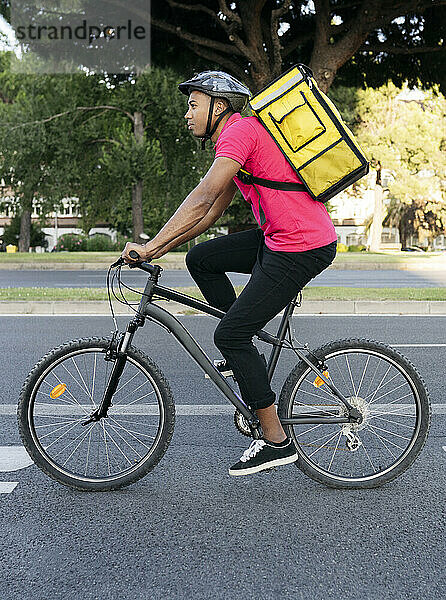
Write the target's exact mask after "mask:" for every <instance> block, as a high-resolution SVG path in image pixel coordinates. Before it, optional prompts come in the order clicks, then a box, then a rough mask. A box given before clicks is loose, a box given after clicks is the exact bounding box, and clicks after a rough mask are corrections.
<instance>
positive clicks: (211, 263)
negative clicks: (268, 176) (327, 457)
mask: <svg viewBox="0 0 446 600" xmlns="http://www.w3.org/2000/svg"><path fill="white" fill-rule="evenodd" d="M335 255H336V242H333V243H332V244H329V245H327V246H323V247H321V248H317V249H315V250H308V251H306V252H277V251H273V250H270V249H269V248H268V247H267V246H266V244H265V241H264V236H263V231H262V230H261V229H249V230H248V231H242V232H240V233H232V234H230V235H225V236H222V237H218V238H216V239H214V240H209V241H207V242H203V243H201V244H198V245H197V246H194V247H193V248H192V249H191V250H190V251H189V252H188V254H187V256H186V264H187V268H188V269H189V272H190V274H191V275H192V277H193V279H194V280H195V282H196V283H197V285H198V287H199V288H200V290H201V292H202V294H203V296H204V297H205V298H206V300H207V301H208V302H209V304H211V305H212V306H215V307H216V308H219V309H220V310H223V311H225V312H226V315H225V316H224V317H223V319H222V320H221V321H220V323H219V325H218V327H217V328H216V330H215V334H214V342H215V345H216V346H217V348H218V349H219V350H220V352H221V354H222V355H223V356H224V358H225V359H226V361H227V363H228V365H229V366H230V367H231V368H232V371H233V373H234V376H235V378H236V380H237V383H238V385H239V388H240V393H241V396H242V398H243V401H244V402H245V403H246V404H248V405H249V406H250V407H251V408H253V409H257V408H266V407H268V406H270V405H271V404H274V401H275V394H274V392H273V391H272V389H271V386H270V384H269V382H268V374H267V371H266V368H265V363H264V361H263V360H262V358H261V356H260V355H259V352H258V350H257V348H256V347H255V346H254V344H253V342H252V338H253V336H254V335H255V333H256V332H257V331H259V330H260V329H263V327H264V326H265V325H266V324H267V323H268V322H269V321H270V320H271V319H272V318H273V317H275V316H276V315H277V314H278V313H279V312H280V311H281V310H282V309H283V308H284V307H285V306H286V305H287V304H288V303H289V302H290V301H291V300H292V299H293V298H294V297H295V296H296V295H297V293H298V292H299V291H300V290H301V289H302V288H303V287H304V286H305V285H306V284H307V283H308V282H309V281H310V280H311V279H313V277H315V276H316V275H318V274H319V273H321V271H323V270H324V269H325V268H327V267H328V266H329V265H330V263H331V262H332V261H333V259H334V257H335ZM228 272H235V273H251V277H250V279H249V281H248V283H247V284H246V286H245V288H244V289H243V290H242V292H241V294H240V295H239V297H238V298H236V295H235V291H234V288H233V286H232V284H231V282H230V280H229V278H228V277H227V275H226V273H228Z"/></svg>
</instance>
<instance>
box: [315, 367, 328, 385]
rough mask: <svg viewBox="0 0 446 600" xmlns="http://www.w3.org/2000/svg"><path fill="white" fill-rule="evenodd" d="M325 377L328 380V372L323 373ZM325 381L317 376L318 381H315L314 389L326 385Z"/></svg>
mask: <svg viewBox="0 0 446 600" xmlns="http://www.w3.org/2000/svg"><path fill="white" fill-rule="evenodd" d="M323 375H324V376H325V377H326V378H327V379H328V378H329V375H328V371H323ZM324 383H325V381H324V380H323V379H322V377H319V376H317V377H316V379H315V380H314V381H313V385H314V387H317V388H319V387H321V385H324Z"/></svg>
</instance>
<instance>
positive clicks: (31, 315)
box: [0, 306, 446, 319]
mask: <svg viewBox="0 0 446 600" xmlns="http://www.w3.org/2000/svg"><path fill="white" fill-rule="evenodd" d="M184 310H192V309H190V308H189V307H188V306H185V307H184ZM172 314H174V315H175V316H180V317H185V316H186V317H204V318H210V319H217V317H213V316H212V315H204V314H200V313H197V314H193V313H191V314H188V315H183V314H181V313H172ZM281 315H283V311H282V312H280V313H279V314H278V315H276V317H275V318H277V317H280V316H281ZM117 316H119V317H127V316H128V315H126V314H118V315H117ZM0 317H1V318H5V317H82V318H85V317H105V318H110V313H86V314H79V313H57V314H54V313H28V314H24V313H8V314H1V315H0ZM308 317H318V318H321V317H324V318H331V317H356V318H358V317H367V318H370V317H386V318H388V317H392V318H395V317H411V318H412V317H417V318H418V319H419V318H420V317H422V318H425V317H427V318H428V317H436V318H439V317H441V318H443V319H444V318H445V317H446V315H443V314H441V313H439V314H431V313H429V314H420V313H418V314H417V313H414V314H412V313H410V314H402V313H380V314H376V313H324V314H321V313H303V314H300V315H293V319H294V318H298V319H299V318H300V319H307V318H308Z"/></svg>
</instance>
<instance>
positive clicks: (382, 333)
mask: <svg viewBox="0 0 446 600" xmlns="http://www.w3.org/2000/svg"><path fill="white" fill-rule="evenodd" d="M181 321H182V323H183V324H184V325H185V326H186V327H188V328H190V330H191V332H192V333H193V335H194V336H196V338H197V339H198V341H199V342H200V344H201V345H202V347H203V349H204V350H205V351H206V352H209V353H210V355H211V356H217V355H216V354H215V353H214V351H213V348H212V342H211V340H212V331H213V329H214V327H215V324H216V321H215V320H213V319H211V318H208V317H193V316H186V317H181ZM119 322H120V324H121V326H123V324H124V323H125V322H126V319H125V318H121V317H120V318H119ZM294 324H295V329H296V333H297V336H298V337H299V339H300V340H301V341H308V342H309V344H310V346H311V347H315V346H319V345H321V344H322V343H324V342H326V341H328V340H329V339H335V338H340V337H346V336H352V337H353V336H354V337H357V336H358V337H359V336H360V337H363V336H365V337H369V338H375V339H380V340H382V341H385V342H388V343H391V344H411V345H414V344H443V343H444V342H445V339H444V331H445V325H446V318H445V317H403V316H401V317H392V318H388V317H356V316H351V317H328V316H324V317H296V318H295V323H294ZM276 326H277V321H276V322H275V323H273V324H272V325H270V326H269V327H268V329H269V330H270V331H273V330H274V328H275V327H276ZM110 328H111V321H110V319H109V318H106V317H85V316H82V317H70V318H60V317H33V316H29V317H1V319H0V345H1V347H2V348H3V353H2V354H1V355H0V372H1V373H2V377H1V379H0V408H1V405H12V404H15V403H16V401H17V397H18V394H19V390H20V387H21V384H22V381H23V380H24V378H25V376H26V374H27V373H28V371H29V370H30V368H31V367H32V365H33V364H34V363H35V362H36V360H37V359H38V358H39V357H40V356H41V355H42V354H43V353H45V352H46V351H47V350H49V349H50V348H52V347H53V346H55V345H58V344H59V343H61V342H63V341H66V340H68V339H71V338H79V337H83V336H91V335H100V336H102V335H106V334H108V332H109V331H110ZM135 345H137V346H140V347H141V348H142V349H143V350H144V351H145V352H146V353H148V354H149V355H151V356H152V357H155V358H156V362H158V363H159V365H160V366H161V368H162V369H163V371H164V372H165V374H166V376H167V377H168V379H169V380H170V381H171V385H172V388H173V392H174V396H175V399H176V402H177V404H178V405H181V404H216V405H217V404H224V403H225V399H224V398H223V396H221V395H220V394H219V392H218V391H217V390H216V389H215V388H214V386H213V385H212V384H211V383H210V382H209V381H207V380H204V378H203V375H202V372H201V371H200V370H199V369H198V367H197V366H196V365H195V363H193V362H192V360H191V359H190V358H189V357H188V356H186V355H184V354H182V353H181V349H180V348H179V346H178V345H177V343H176V342H175V340H174V339H173V337H172V336H169V335H168V334H167V333H166V332H165V331H164V330H162V329H159V328H157V327H156V326H155V325H154V324H151V323H147V325H146V326H145V328H144V329H143V330H142V331H141V332H139V333H138V336H137V337H136V338H135ZM259 345H260V346H262V344H259ZM262 347H265V346H262ZM401 350H402V351H404V353H405V354H406V355H407V356H408V357H409V358H410V359H411V360H412V361H413V362H414V363H415V364H416V365H417V367H418V369H419V371H420V372H421V374H422V375H423V377H424V379H425V380H426V382H427V383H428V386H429V390H430V394H431V399H432V402H433V403H435V404H437V405H438V404H442V405H443V407H444V406H445V403H446V399H445V396H444V379H445V371H444V365H445V363H446V348H445V347H444V346H440V347H414V346H412V347H409V348H401ZM283 357H284V360H283V362H282V363H279V368H278V371H277V374H276V376H275V380H274V387H275V389H276V390H278V389H279V388H280V386H281V384H282V381H283V379H284V378H285V375H286V373H287V372H288V371H289V370H290V368H291V366H292V365H293V364H294V361H293V359H292V356H290V355H287V354H284V355H283ZM0 412H1V411H0ZM11 412H12V411H11ZM445 418H446V417H445V411H444V410H443V412H441V411H440V412H439V411H438V410H437V412H436V414H434V415H433V423H432V427H431V433H430V436H429V439H428V442H427V445H426V447H425V449H424V450H423V452H422V454H421V455H420V456H419V457H418V459H417V461H416V462H415V463H414V465H412V467H411V468H410V469H409V470H408V471H407V472H406V473H405V474H404V475H403V476H402V477H400V478H399V479H397V480H395V481H394V482H392V483H391V484H388V485H387V486H383V487H381V488H378V489H374V490H368V491H337V490H332V489H328V488H326V487H324V486H322V485H320V484H318V483H316V482H314V481H312V480H311V479H309V478H307V477H306V476H304V475H303V473H302V472H300V471H299V470H298V469H296V468H295V466H293V465H289V466H286V467H282V468H281V469H279V470H278V471H276V472H274V473H272V474H259V475H255V476H252V477H242V478H236V479H234V478H230V477H229V476H228V475H227V468H228V466H229V465H230V464H232V463H233V462H235V460H237V459H238V458H239V457H240V455H241V452H242V451H243V450H244V449H245V448H246V447H247V445H248V444H249V440H247V438H243V437H242V436H241V435H240V434H239V433H238V432H237V431H236V430H235V428H234V426H233V424H232V417H231V415H230V414H228V415H221V416H206V415H204V416H178V418H177V423H176V429H175V433H174V437H173V439H172V442H171V445H170V447H169V449H168V451H167V453H166V455H165V457H164V458H163V460H162V461H161V463H160V464H159V465H158V466H157V467H156V468H155V470H154V471H153V472H151V473H150V474H148V475H147V476H146V477H145V478H144V479H142V480H141V481H140V482H138V483H137V484H134V485H133V486H131V487H129V488H125V489H124V490H122V491H119V492H111V493H98V494H85V493H76V492H73V491H71V490H70V489H68V488H65V487H62V486H60V485H59V484H57V483H56V482H54V481H52V480H50V479H48V478H47V477H46V476H45V475H44V474H43V473H41V472H40V471H39V470H38V469H37V468H36V467H35V466H29V467H27V468H23V469H20V470H16V471H14V472H10V471H8V469H7V467H6V468H4V469H3V472H1V473H0V482H16V483H17V486H16V487H15V489H14V490H13V491H12V492H11V493H4V494H0V505H1V513H0V514H1V515H2V536H1V538H0V540H1V541H0V553H1V556H2V561H1V562H0V597H1V598H2V600H12V599H14V600H16V599H20V600H28V599H31V598H32V599H33V600H34V599H36V600H40V599H42V600H43V599H45V600H46V599H47V598H51V600H59V599H62V598H63V599H64V600H65V599H66V600H77V599H81V598H82V600H84V599H85V600H93V599H94V600H108V599H110V600H111V599H113V600H114V599H117V598H119V599H123V600H127V599H128V600H130V599H131V600H140V599H146V598H151V599H156V600H158V599H160V600H161V599H163V600H165V599H166V598H167V599H169V600H174V599H175V600H176V599H185V598H190V599H193V600H201V599H203V600H208V599H209V598H213V599H215V600H219V599H228V600H233V599H234V598H237V600H245V599H246V600H248V599H249V600H252V599H259V600H260V599H261V600H269V599H274V600H277V599H278V598H284V599H293V600H296V599H302V600H309V599H311V600H331V599H333V600H340V599H341V598H342V599H343V600H358V598H360V599H361V600H368V599H370V600H372V599H373V600H376V599H379V600H390V599H391V600H399V599H404V600H407V599H422V598H423V599H425V598H429V600H437V599H438V600H440V599H441V600H443V598H444V597H445V594H446V585H445V571H444V569H445V567H444V565H445V551H446V547H445V511H444V500H445V489H446V476H445V462H446V452H445V451H444V450H443V449H442V446H444V445H445V444H446V434H445ZM0 419H1V422H2V426H1V428H0V432H1V433H0V446H3V447H4V446H17V445H20V442H19V437H18V433H17V426H16V422H15V417H14V416H13V415H12V414H6V415H4V414H1V415H0ZM0 464H1V461H0Z"/></svg>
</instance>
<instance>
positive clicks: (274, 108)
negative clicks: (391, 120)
mask: <svg viewBox="0 0 446 600" xmlns="http://www.w3.org/2000/svg"><path fill="white" fill-rule="evenodd" d="M250 106H251V109H252V111H253V113H254V115H255V116H256V117H257V118H258V119H259V121H260V122H261V123H262V125H263V126H264V127H265V129H266V130H267V131H268V133H269V134H270V135H271V137H272V138H273V140H274V141H275V142H276V144H277V146H278V147H279V149H280V151H281V152H282V154H283V155H284V156H285V158H286V159H287V161H288V162H289V163H290V165H291V166H292V167H293V169H294V170H295V171H296V173H297V176H298V177H299V179H301V180H302V181H303V183H304V186H302V185H301V184H297V183H296V184H293V183H290V182H288V183H286V185H285V187H284V184H285V182H279V181H274V180H271V179H261V178H259V177H254V176H253V175H251V174H249V173H248V172H247V171H245V170H244V169H241V170H240V171H239V172H238V174H237V176H238V177H239V179H240V180H241V181H242V182H243V183H248V184H256V183H257V184H259V185H264V186H265V187H270V188H274V189H287V190H296V191H298V190H302V189H304V190H306V191H307V192H308V193H309V194H310V195H311V197H312V198H313V199H314V200H318V201H320V202H327V200H329V199H330V198H332V197H333V196H335V195H336V194H338V193H339V192H341V191H342V190H344V189H345V188H346V187H348V186H349V185H351V184H352V183H354V182H355V181H357V180H358V179H360V178H361V177H363V176H364V175H366V174H367V173H368V172H369V162H368V160H367V158H366V157H365V155H364V153H363V152H362V150H361V148H360V147H359V144H358V143H357V141H356V140H355V138H354V136H353V134H352V132H351V131H350V129H349V128H348V127H347V126H346V125H345V123H344V122H343V121H342V117H341V115H340V114H339V112H338V110H337V109H336V107H335V105H334V104H333V103H332V102H331V100H330V99H329V98H327V96H326V95H325V94H324V93H323V92H321V91H320V90H319V88H318V86H317V83H316V81H315V79H314V78H313V73H312V71H311V69H310V68H309V67H307V66H305V65H303V64H297V65H295V66H294V67H292V68H291V69H289V70H288V71H287V72H286V73H284V74H283V75H281V76H280V77H279V78H278V79H276V80H275V81H273V82H272V83H270V84H269V85H268V86H267V87H266V88H264V89H263V90H262V91H260V92H259V93H258V94H256V95H255V96H254V97H253V98H251V100H250ZM275 184H276V185H275Z"/></svg>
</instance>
